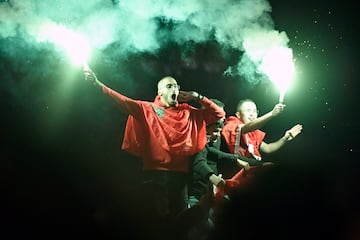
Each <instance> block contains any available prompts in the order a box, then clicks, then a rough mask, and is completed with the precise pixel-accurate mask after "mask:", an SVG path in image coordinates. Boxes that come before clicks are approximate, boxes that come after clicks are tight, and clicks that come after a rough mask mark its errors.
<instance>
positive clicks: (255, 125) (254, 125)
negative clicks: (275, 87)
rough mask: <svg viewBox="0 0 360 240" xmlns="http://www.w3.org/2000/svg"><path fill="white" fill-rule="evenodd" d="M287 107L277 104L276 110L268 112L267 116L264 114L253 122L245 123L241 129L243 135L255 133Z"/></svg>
mask: <svg viewBox="0 0 360 240" xmlns="http://www.w3.org/2000/svg"><path fill="white" fill-rule="evenodd" d="M285 107H286V105H284V104H282V103H278V104H276V105H275V106H274V108H273V109H272V110H271V111H270V112H268V113H266V114H264V115H262V116H260V117H258V118H256V119H254V120H252V121H251V122H248V123H245V124H244V125H243V126H242V127H241V133H242V134H244V133H247V132H252V131H254V130H256V129H259V128H261V127H262V126H263V125H264V124H265V123H267V122H268V121H269V120H270V119H272V118H273V117H276V116H278V115H279V114H280V113H282V112H283V111H284V108H285ZM237 114H238V113H237Z"/></svg>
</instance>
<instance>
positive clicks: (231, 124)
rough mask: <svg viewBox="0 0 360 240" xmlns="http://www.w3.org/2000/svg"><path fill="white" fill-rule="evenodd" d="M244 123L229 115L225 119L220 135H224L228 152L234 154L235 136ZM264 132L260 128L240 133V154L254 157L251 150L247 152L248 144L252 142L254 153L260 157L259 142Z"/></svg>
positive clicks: (262, 138)
mask: <svg viewBox="0 0 360 240" xmlns="http://www.w3.org/2000/svg"><path fill="white" fill-rule="evenodd" d="M242 125H244V123H243V122H242V121H241V120H240V119H239V118H237V117H234V116H230V117H228V118H227V119H226V120H225V123H224V128H223V129H222V132H221V134H222V136H223V137H224V139H225V141H226V143H227V146H228V148H229V151H230V153H233V154H234V151H235V145H236V137H237V136H238V133H239V126H242ZM264 137H265V132H263V131H261V130H258V129H257V130H254V131H252V132H248V133H245V134H241V138H240V145H239V152H238V153H237V154H240V155H242V156H246V157H254V156H253V155H252V154H251V152H249V148H248V146H249V145H250V144H252V145H253V146H254V155H256V156H257V157H261V154H260V151H259V148H260V144H261V143H262V141H263V140H264Z"/></svg>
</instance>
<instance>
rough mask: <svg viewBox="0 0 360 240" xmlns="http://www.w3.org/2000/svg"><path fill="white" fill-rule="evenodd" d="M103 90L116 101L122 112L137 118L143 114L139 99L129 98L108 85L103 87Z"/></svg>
mask: <svg viewBox="0 0 360 240" xmlns="http://www.w3.org/2000/svg"><path fill="white" fill-rule="evenodd" d="M102 91H103V92H104V93H105V94H106V95H107V96H109V97H110V98H111V99H112V100H113V101H114V102H115V104H116V106H118V107H119V108H120V110H121V111H122V112H124V113H127V114H130V115H132V116H134V117H135V118H136V117H139V116H141V107H140V104H139V102H140V101H139V100H134V99H131V98H128V97H126V96H124V95H122V94H120V93H118V92H116V91H114V90H112V89H111V88H109V87H106V86H103V87H102Z"/></svg>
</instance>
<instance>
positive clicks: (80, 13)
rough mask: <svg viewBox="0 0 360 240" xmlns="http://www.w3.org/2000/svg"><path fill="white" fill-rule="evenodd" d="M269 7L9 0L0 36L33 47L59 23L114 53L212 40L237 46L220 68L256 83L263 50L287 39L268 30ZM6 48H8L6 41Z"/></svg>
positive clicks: (221, 1)
mask: <svg viewBox="0 0 360 240" xmlns="http://www.w3.org/2000/svg"><path fill="white" fill-rule="evenodd" d="M270 12H271V6H270V5H269V3H268V2H267V1H265V0H239V1H235V0H199V1H193V0H173V1H168V0H123V1H102V0H88V1H75V0H57V1H51V4H50V3H49V2H47V1H42V0H32V1H27V0H9V1H3V2H1V3H0V38H3V39H7V38H13V37H17V38H19V39H22V40H23V41H25V43H26V44H27V45H28V46H29V47H34V46H36V45H38V44H42V43H43V42H44V41H46V39H44V31H46V27H49V26H64V27H66V28H68V29H70V30H73V31H77V32H79V33H81V34H83V35H84V37H86V38H87V39H88V41H89V43H90V46H91V48H92V49H97V50H102V49H106V47H108V46H110V45H112V47H114V46H116V47H115V48H114V50H113V54H114V55H116V57H117V59H123V58H126V57H127V56H128V55H130V54H136V53H150V54H156V53H157V52H158V51H159V49H161V48H162V47H163V46H165V45H166V44H167V43H169V42H174V43H177V44H179V45H180V46H185V45H186V44H187V43H189V42H192V43H195V44H196V43H203V42H206V41H209V40H215V41H217V42H218V43H219V44H220V45H221V46H222V47H223V48H232V49H235V50H239V51H241V52H243V54H242V58H241V59H239V61H238V64H237V65H236V66H229V68H228V70H227V71H226V72H225V74H239V75H242V76H244V77H245V79H246V80H248V81H249V82H252V83H257V82H258V81H259V79H261V77H259V72H258V69H257V66H258V65H259V64H260V63H261V59H262V57H263V56H264V55H265V54H266V51H267V50H269V49H270V48H271V47H276V46H282V47H286V46H287V43H288V41H289V39H288V38H287V36H286V34H285V33H284V32H278V31H276V30H274V24H273V21H272V19H271V16H270ZM39 46H45V45H38V46H37V47H39ZM46 46H47V47H48V45H46ZM55 47H56V46H55ZM6 52H8V53H9V54H11V53H12V52H11V46H7V49H6Z"/></svg>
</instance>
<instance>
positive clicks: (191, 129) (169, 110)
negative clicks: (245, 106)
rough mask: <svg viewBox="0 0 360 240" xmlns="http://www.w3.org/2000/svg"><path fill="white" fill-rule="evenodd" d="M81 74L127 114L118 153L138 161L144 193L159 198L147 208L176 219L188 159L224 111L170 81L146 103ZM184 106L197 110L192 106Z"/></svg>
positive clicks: (160, 85)
mask: <svg viewBox="0 0 360 240" xmlns="http://www.w3.org/2000/svg"><path fill="white" fill-rule="evenodd" d="M84 75H85V79H87V80H90V81H91V82H92V83H93V84H95V86H98V87H99V88H101V90H102V92H103V93H105V94H106V95H108V96H109V97H110V98H111V99H112V100H113V101H114V102H115V104H116V105H117V106H118V107H119V108H120V110H121V111H123V112H125V113H127V114H128V120H127V123H126V127H125V134H124V139H123V142H122V149H123V150H125V151H127V152H129V153H130V154H133V155H135V156H138V157H141V158H142V163H143V177H144V178H143V183H144V186H145V187H144V189H147V192H148V193H149V194H156V193H158V194H159V196H156V195H155V196H151V197H149V199H148V200H149V202H147V203H146V204H152V203H151V201H150V199H154V203H153V206H151V207H150V209H151V210H152V211H154V214H155V215H156V214H157V215H158V216H161V217H165V218H166V219H168V217H170V218H173V217H175V216H176V215H178V214H179V213H180V212H182V211H183V210H185V209H186V208H187V199H188V192H187V182H188V171H189V162H190V158H191V156H192V155H194V154H195V153H197V152H199V151H201V150H202V149H203V148H204V147H205V144H206V142H207V139H206V125H208V124H210V123H213V122H216V121H217V120H219V119H221V118H223V117H225V111H224V110H223V109H221V108H220V107H218V106H217V105H216V104H215V103H214V102H212V101H211V100H209V99H208V98H207V97H204V96H202V95H200V94H199V93H197V92H195V91H180V88H179V85H178V84H177V81H176V80H175V79H174V78H173V77H170V76H166V77H164V78H162V79H161V80H160V81H159V82H158V84H157V89H158V91H157V96H156V97H155V100H154V101H153V102H149V101H142V100H134V99H131V98H129V97H126V96H124V95H122V94H120V93H118V92H116V91H114V90H112V89H111V88H109V87H107V86H106V85H105V84H103V83H102V82H101V81H99V80H98V78H97V77H96V75H95V73H94V72H93V71H92V70H91V69H88V68H86V69H84ZM189 101H196V102H198V103H199V104H201V106H202V107H201V108H196V107H193V106H191V105H190V104H188V103H187V102H189ZM180 102H181V103H180ZM151 187H154V191H152V190H151ZM156 209H157V210H156Z"/></svg>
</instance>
